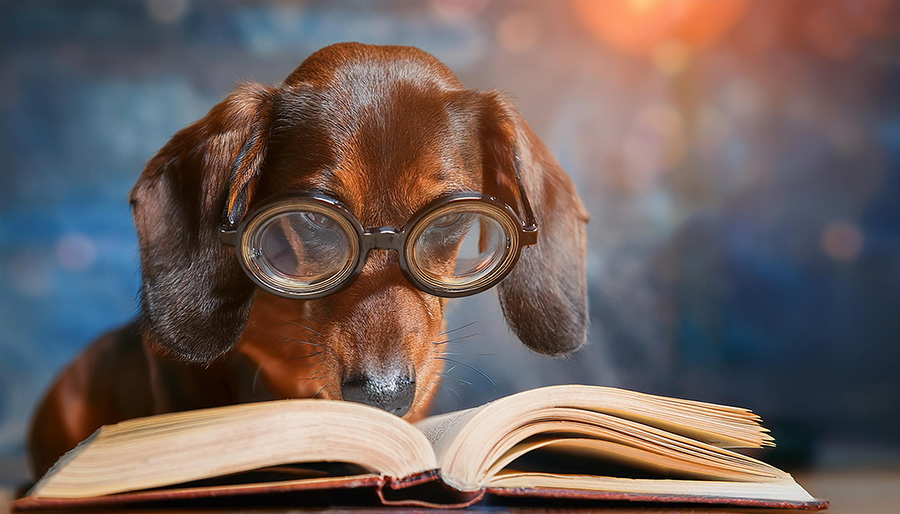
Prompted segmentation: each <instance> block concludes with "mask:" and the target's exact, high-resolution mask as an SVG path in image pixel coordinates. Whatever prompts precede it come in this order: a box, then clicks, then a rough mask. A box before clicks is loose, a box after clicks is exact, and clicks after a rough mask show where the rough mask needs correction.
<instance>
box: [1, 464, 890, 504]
mask: <svg viewBox="0 0 900 514" xmlns="http://www.w3.org/2000/svg"><path fill="white" fill-rule="evenodd" d="M898 465H900V463H898ZM794 477H795V478H796V479H797V481H798V482H799V483H800V484H802V485H803V486H804V487H805V488H806V489H807V490H808V491H809V492H810V494H812V495H813V496H815V497H817V498H825V499H828V500H830V501H831V508H830V509H829V510H828V511H826V512H828V513H829V514H900V467H898V468H896V469H877V470H876V469H858V470H820V471H811V472H803V473H794ZM11 498H12V491H11V489H10V488H9V487H5V488H0V506H3V507H5V506H6V504H7V503H8V502H9V501H10V499H11ZM5 510H6V509H5V508H4V509H2V510H0V512H3V511H5ZM469 510H470V511H476V512H515V513H520V514H531V513H535V514H536V513H542V514H549V513H554V514H555V513H564V512H579V513H582V512H601V511H602V512H604V513H608V514H637V513H640V514H654V513H656V514H660V513H666V514H688V513H693V514H699V513H730V514H735V513H739V512H747V513H753V514H763V513H767V512H780V513H782V514H784V513H787V512H794V511H770V510H761V509H739V508H710V507H703V506H699V507H691V506H678V507H674V506H665V505H660V506H653V505H650V506H648V505H640V506H638V505H627V504H624V505H623V504H618V503H617V504H594V505H592V506H591V507H583V508H582V507H573V506H571V505H564V506H559V505H557V506H554V507H542V506H530V505H527V504H517V505H516V506H510V507H498V506H475V507H471V508H469ZM42 512H48V511H42ZM67 512H68V513H69V514H72V512H73V511H67ZM103 512H104V513H110V514H111V513H122V514H124V513H129V514H136V513H146V514H150V513H153V514H176V513H178V514H188V513H201V512H202V513H206V514H215V513H221V514H225V513H229V514H230V513H242V514H243V513H246V514H288V513H301V512H322V513H325V512H328V513H331V512H348V513H354V514H368V513H376V512H379V513H380V512H442V511H440V510H430V509H397V508H393V509H384V508H373V507H330V508H327V507H322V506H315V507H310V508H303V507H302V506H276V507H249V508H248V507H241V508H237V509H236V508H233V507H228V506H227V505H225V506H222V505H218V506H204V507H198V508H182V507H166V508H152V509H151V508H144V509H128V510H121V509H117V510H104V511H103ZM447 512H460V511H458V510H457V511H447ZM797 512H799V511H797Z"/></svg>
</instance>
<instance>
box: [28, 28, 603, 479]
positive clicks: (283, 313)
mask: <svg viewBox="0 0 900 514" xmlns="http://www.w3.org/2000/svg"><path fill="white" fill-rule="evenodd" d="M517 173H518V174H519V175H520V176H521V178H522V181H523V183H524V185H525V189H526V191H527V193H528V195H529V199H530V200H531V203H532V205H533V207H534V210H535V216H536V218H537V222H538V225H539V227H540V236H539V240H538V244H537V245H536V246H534V247H528V248H525V249H524V250H523V252H522V256H521V259H520V261H519V263H518V264H517V266H516V268H515V269H514V270H513V271H512V273H511V274H510V275H509V276H508V277H507V278H506V279H505V280H504V281H503V282H502V283H501V284H500V286H499V287H498V290H499V295H500V301H501V306H502V308H503V312H504V314H505V316H506V318H507V321H508V323H509V325H510V326H511V328H512V329H513V330H514V331H515V332H516V334H517V335H518V336H519V338H520V339H521V340H522V341H523V342H524V343H525V344H526V345H528V346H529V347H530V348H532V349H533V350H535V351H538V352H542V353H546V354H550V355H562V354H566V353H568V352H571V351H573V350H574V349H576V348H578V347H579V346H581V344H583V342H584V340H585V333H586V332H585V331H586V326H587V306H586V283H585V247H586V245H585V230H584V224H585V223H586V221H587V214H586V212H585V210H584V207H583V206H582V203H581V200H580V199H579V198H578V195H577V193H576V192H575V189H574V187H573V186H572V183H571V181H570V180H569V179H568V177H567V176H566V174H565V172H564V171H563V170H562V168H561V167H560V166H559V165H558V164H557V163H556V161H555V160H554V159H553V156H552V155H551V154H550V153H549V152H548V151H547V149H546V147H544V145H543V143H541V141H540V140H539V139H538V137H537V136H536V135H535V134H534V133H533V132H532V131H531V129H530V128H529V127H528V125H527V124H526V123H525V121H524V120H522V118H521V116H520V115H519V114H518V112H517V111H516V110H515V108H514V107H513V106H512V104H511V103H510V102H509V100H508V99H506V98H505V97H504V96H503V95H502V94H500V93H497V92H478V91H472V90H467V89H464V88H463V86H462V85H461V84H460V83H459V80H458V79H457V78H456V77H455V76H454V75H453V73H452V72H451V71H450V70H449V69H448V68H447V67H446V66H444V65H443V64H442V63H440V62H439V61H438V60H437V59H435V58H434V57H432V56H431V55H429V54H427V53H425V52H423V51H421V50H418V49H415V48H410V47H393V46H382V47H380V46H369V45H361V44H356V43H344V44H338V45H333V46H330V47H327V48H324V49H322V50H320V51H318V52H316V53H315V54H313V55H312V56H310V57H309V58H308V59H307V60H306V61H304V63H303V64H301V65H300V67H298V68H297V69H296V70H295V71H294V72H293V73H291V75H290V76H288V78H287V79H286V80H285V81H284V82H283V83H282V84H280V85H278V86H275V87H269V86H262V85H258V84H245V85H242V86H240V87H239V88H238V89H237V90H236V91H235V92H234V93H232V94H231V95H229V96H228V98H226V99H225V100H224V101H223V102H222V103H220V104H218V105H216V106H215V107H213V108H212V110H211V111H210V112H209V114H207V116H206V117H204V118H203V119H201V120H199V121H197V122H196V123H194V124H192V125H191V126H189V127H187V128H185V129H184V130H181V131H180V132H178V133H177V134H175V136H174V137H173V138H172V140H171V141H169V142H168V143H167V144H166V145H165V146H164V147H163V148H162V149H161V150H160V151H159V153H158V154H157V155H156V156H154V157H153V158H152V159H151V160H150V162H149V163H148V165H147V167H146V169H145V170H144V172H143V174H142V175H141V177H140V179H139V180H138V182H137V184H136V185H135V187H134V189H133V191H132V195H131V202H132V205H133V213H134V221H135V226H136V228H137V232H138V239H139V243H140V247H141V267H142V271H143V286H142V291H141V298H142V311H141V315H140V317H139V319H138V320H136V321H135V322H133V323H131V324H129V325H127V326H125V327H123V328H121V329H118V330H116V331H113V332H110V333H109V334H107V335H104V336H103V337H101V338H100V339H99V340H97V341H96V342H95V343H93V344H92V345H91V346H90V347H89V348H88V349H87V350H85V352H84V353H82V354H81V355H80V356H79V357H78V358H77V359H76V360H75V361H74V362H73V363H72V364H71V365H70V366H69V367H68V368H67V369H66V370H64V371H63V372H62V374H61V375H60V376H59V377H58V379H57V380H56V382H55V383H54V384H53V386H52V387H51V389H50V391H49V393H48V395H47V397H46V398H45V399H44V401H43V403H42V404H41V405H40V406H39V408H38V411H37V413H36V416H35V419H34V421H33V425H32V431H31V437H30V455H31V463H32V471H33V473H34V474H35V476H40V475H41V474H43V473H44V472H45V471H46V470H47V469H48V468H49V467H50V465H52V464H53V462H55V461H56V459H57V458H58V457H59V456H60V455H61V454H62V453H64V452H65V451H67V450H69V449H71V448H72V447H73V446H74V445H75V444H76V443H77V442H79V441H81V440H82V439H84V438H86V437H87V436H88V435H90V434H91V433H92V432H93V431H94V430H96V429H97V428H98V427H99V426H101V425H103V424H109V423H116V422H118V421H121V420H124V419H128V418H133V417H139V416H145V415H151V414H157V413H163V412H171V411H178V410H186V409H196V408H202V407H212V406H218V405H227V404H233V403H239V402H247V401H259V400H267V399H274V398H310V397H317V398H332V399H342V391H341V384H342V380H346V379H347V377H348V376H376V375H378V374H380V373H381V374H383V373H386V371H385V370H401V371H402V372H403V373H407V374H409V376H412V377H414V379H415V396H414V400H413V402H412V404H411V407H410V409H409V411H408V413H407V414H406V417H407V418H409V419H412V420H415V419H418V418H420V417H421V416H423V415H424V414H425V413H426V411H427V409H428V405H429V403H430V401H431V399H432V398H433V396H434V394H435V392H436V389H437V387H438V384H439V381H440V374H441V372H442V371H443V361H442V360H441V359H440V351H441V348H442V346H441V345H440V344H436V343H439V342H440V341H442V337H444V336H442V335H441V334H442V332H444V330H445V322H444V309H445V306H446V303H447V300H446V299H443V298H438V297H435V296H430V295H428V294H425V293H423V292H421V291H419V290H417V289H415V288H414V287H413V286H412V285H411V284H409V282H408V281H407V280H406V279H405V278H404V276H403V274H402V272H401V270H400V268H399V265H398V257H397V255H396V254H395V253H393V252H390V251H386V250H373V251H372V252H371V253H370V254H369V255H368V257H367V261H366V264H365V266H364V268H363V271H362V273H361V274H360V275H359V277H358V279H357V280H356V281H355V282H354V283H353V284H352V285H351V286H350V287H348V288H347V289H345V290H343V291H341V292H339V293H336V294H333V295H331V296H328V297H325V298H321V299H317V300H306V301H302V300H289V299H285V298H281V297H277V296H273V295H270V294H267V293H265V292H262V291H258V290H257V289H256V288H255V287H254V286H253V284H252V283H251V282H250V280H249V279H248V278H247V277H246V276H245V275H244V273H243V271H242V270H241V269H240V267H239V265H238V262H237V259H236V257H235V255H234V249H233V248H230V247H226V246H223V245H221V244H220V242H219V241H218V239H217V236H218V227H219V225H220V223H222V222H223V221H224V222H226V223H237V222H238V221H240V220H241V219H242V218H243V216H244V215H246V214H247V212H248V211H249V210H250V209H252V208H253V207H254V206H255V205H258V204H260V203H261V202H264V201H265V200H266V199H268V198H271V197H272V196H274V195H278V194H282V193H285V192H291V191H307V190H314V191H317V192H320V193H325V194H328V195H331V196H333V197H334V198H336V199H338V200H340V201H342V202H343V203H344V204H345V205H346V206H347V207H348V208H349V209H350V210H351V211H352V212H353V214H354V215H355V216H356V217H357V218H358V219H359V220H360V221H361V222H362V224H363V225H364V226H366V227H379V226H393V227H401V226H403V225H404V224H405V223H406V221H407V220H408V219H409V217H410V216H411V215H412V214H413V213H414V212H415V211H416V210H418V209H419V208H420V207H422V206H423V205H425V204H426V203H428V202H429V201H431V200H433V199H434V198H436V197H438V196H441V195H443V194H446V193H452V192H457V191H483V192H485V193H486V194H490V195H492V196H495V197H497V198H498V199H500V200H502V201H504V202H506V203H508V204H509V205H511V206H513V207H514V208H518V205H519V202H520V199H519V195H518V192H517V190H516V186H515V184H516V178H515V177H516V174H517ZM223 209H224V210H225V211H226V214H225V218H226V219H225V220H223V219H222V212H223Z"/></svg>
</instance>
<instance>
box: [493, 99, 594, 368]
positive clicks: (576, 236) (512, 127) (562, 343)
mask: <svg viewBox="0 0 900 514" xmlns="http://www.w3.org/2000/svg"><path fill="white" fill-rule="evenodd" d="M481 102H482V110H481V113H482V115H481V137H482V168H483V170H484V192H485V193H486V194H489V195H492V196H495V197H497V198H499V199H500V200H502V201H504V202H506V203H507V204H508V205H511V206H519V209H518V211H519V212H520V213H521V212H523V211H522V208H521V201H520V198H519V196H520V195H519V192H518V184H517V181H516V175H517V174H518V176H519V177H521V180H522V183H523V184H524V188H525V191H526V194H527V195H528V201H529V203H530V204H531V206H532V208H533V210H534V215H535V218H536V220H537V225H538V228H539V230H540V232H539V234H538V242H537V244H536V245H532V246H526V247H524V248H523V249H522V255H521V257H520V259H519V262H518V263H517V264H516V266H515V268H513V271H512V272H511V273H510V274H509V276H507V277H506V278H505V279H504V280H503V281H502V282H501V283H500V285H499V286H498V288H499V293H500V305H501V307H502V309H503V314H504V315H505V316H506V321H507V323H509V326H510V327H511V328H512V329H513V331H514V332H515V333H516V335H518V336H519V339H520V340H521V341H522V342H523V343H525V344H526V345H527V346H528V347H529V348H531V349H532V350H535V351H537V352H540V353H545V354H548V355H564V354H566V353H568V352H571V351H573V350H575V349H577V348H578V347H580V346H581V345H582V344H584V342H585V340H586V338H587V270H586V251H587V238H586V235H585V224H586V223H587V221H588V214H587V211H586V210H585V208H584V205H583V204H582V203H581V199H580V198H579V197H578V193H577V192H576V191H575V186H574V185H573V184H572V181H571V180H569V177H568V176H567V175H566V172H565V171H564V170H563V169H562V167H560V165H559V164H558V163H557V162H556V159H554V158H553V155H551V154H550V152H549V151H548V150H547V148H546V147H545V146H544V143H543V142H541V140H540V139H538V137H537V136H536V135H535V134H534V132H533V131H532V130H531V128H530V127H529V126H528V124H527V123H526V122H525V120H524V119H522V116H521V115H520V114H519V113H518V111H517V110H516V108H515V107H514V106H513V105H512V103H511V102H510V101H509V100H508V99H507V98H505V97H504V96H503V95H502V94H501V93H498V92H495V91H490V92H486V93H482V94H481Z"/></svg>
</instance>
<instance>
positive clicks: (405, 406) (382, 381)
mask: <svg viewBox="0 0 900 514" xmlns="http://www.w3.org/2000/svg"><path fill="white" fill-rule="evenodd" d="M341 395H342V396H343V397H344V400H347V401H350V402H357V403H365V404H366V405H371V406H373V407H378V408H379V409H384V410H386V411H388V412H390V413H391V414H395V415H397V416H402V415H404V414H406V413H407V412H409V408H410V407H411V406H412V402H413V398H415V396H416V379H415V378H414V377H411V376H409V375H407V374H397V375H391V376H383V375H381V376H379V375H353V376H350V377H347V378H345V379H344V382H343V383H342V384H341Z"/></svg>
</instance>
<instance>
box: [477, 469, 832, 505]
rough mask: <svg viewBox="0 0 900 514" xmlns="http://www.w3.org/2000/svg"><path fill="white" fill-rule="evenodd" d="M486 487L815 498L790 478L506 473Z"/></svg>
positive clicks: (707, 496) (714, 496)
mask: <svg viewBox="0 0 900 514" xmlns="http://www.w3.org/2000/svg"><path fill="white" fill-rule="evenodd" d="M488 486H489V487H508V488H517V487H522V488H528V489H570V490H580V491H599V492H609V493H633V494H652V495H657V494H659V495H675V496H699V497H706V498H734V499H754V500H769V501H791V502H812V501H815V498H813V497H812V496H810V494H809V493H808V492H806V490H805V489H803V488H802V487H800V485H799V484H797V482H795V481H794V479H793V478H791V477H790V476H788V477H786V478H783V479H780V480H771V481H766V482H723V481H712V480H648V479H634V478H611V477H596V476H586V475H554V474H551V473H521V472H515V471H508V472H503V473H501V474H500V475H497V476H496V477H494V478H493V479H492V480H491V481H490V483H489V484H488Z"/></svg>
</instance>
